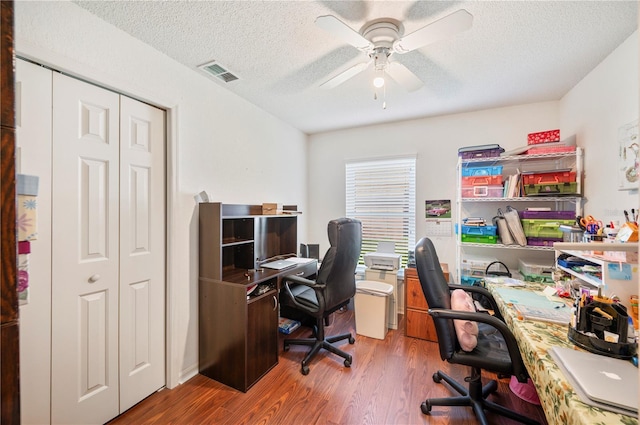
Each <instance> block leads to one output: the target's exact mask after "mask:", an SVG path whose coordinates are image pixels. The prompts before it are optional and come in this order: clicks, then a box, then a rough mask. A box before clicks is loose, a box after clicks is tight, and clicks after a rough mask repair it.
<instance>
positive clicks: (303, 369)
mask: <svg viewBox="0 0 640 425" xmlns="http://www.w3.org/2000/svg"><path fill="white" fill-rule="evenodd" d="M300 373H302V374H303V375H305V376H307V375H308V374H309V366H302V368H300Z"/></svg>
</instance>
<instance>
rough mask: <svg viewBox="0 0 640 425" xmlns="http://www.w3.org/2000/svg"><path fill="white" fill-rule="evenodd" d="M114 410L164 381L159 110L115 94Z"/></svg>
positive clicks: (162, 136)
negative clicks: (116, 300)
mask: <svg viewBox="0 0 640 425" xmlns="http://www.w3.org/2000/svg"><path fill="white" fill-rule="evenodd" d="M120 117H121V119H120V413H122V412H124V411H125V410H127V409H129V408H130V407H131V406H133V405H134V404H136V403H138V402H139V401H140V400H142V399H143V398H145V397H146V396H148V395H149V394H151V393H152V392H154V391H156V390H157V389H159V388H161V387H162V386H163V385H164V383H165V338H164V335H165V333H164V331H165V198H164V193H165V185H164V139H165V133H164V121H165V120H164V111H162V110H160V109H157V108H154V107H152V106H149V105H146V104H144V103H142V102H139V101H137V100H133V99H130V98H128V97H126V96H120Z"/></svg>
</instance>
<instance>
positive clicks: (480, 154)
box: [458, 148, 504, 159]
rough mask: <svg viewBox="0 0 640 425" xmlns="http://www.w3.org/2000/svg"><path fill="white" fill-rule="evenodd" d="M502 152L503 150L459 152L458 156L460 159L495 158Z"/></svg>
mask: <svg viewBox="0 0 640 425" xmlns="http://www.w3.org/2000/svg"><path fill="white" fill-rule="evenodd" d="M502 152H504V149H502V148H497V149H484V150H478V151H468V152H459V153H458V155H459V156H460V157H461V158H462V159H474V158H495V157H497V156H500V154H501V153H502Z"/></svg>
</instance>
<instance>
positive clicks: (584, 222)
mask: <svg viewBox="0 0 640 425" xmlns="http://www.w3.org/2000/svg"><path fill="white" fill-rule="evenodd" d="M578 224H579V225H580V227H582V228H583V229H585V230H586V231H587V232H589V233H592V232H590V231H589V225H592V226H591V227H592V228H594V227H595V230H596V231H595V232H593V233H596V232H597V231H598V229H604V226H603V225H602V221H600V220H596V219H595V217H593V216H592V215H588V216H586V217H580V220H579V222H578Z"/></svg>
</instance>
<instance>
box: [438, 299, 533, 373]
mask: <svg viewBox="0 0 640 425" xmlns="http://www.w3.org/2000/svg"><path fill="white" fill-rule="evenodd" d="M481 289H484V288H481ZM428 313H429V314H430V315H431V317H433V318H434V319H435V318H442V319H460V320H471V321H472V322H481V323H486V324H488V325H490V326H492V327H494V328H495V329H496V330H497V331H498V332H500V334H501V335H502V337H503V338H504V342H505V343H506V344H507V350H509V357H511V361H512V362H513V363H514V364H515V363H516V362H515V360H514V359H521V358H522V357H521V355H520V349H519V348H518V341H516V337H515V336H513V333H511V329H509V327H508V326H507V325H506V323H504V322H503V321H502V320H500V319H498V318H497V317H494V316H491V315H489V314H485V313H478V312H472V311H459V310H448V309H443V308H433V309H429V310H428ZM520 363H522V360H520ZM516 370H517V369H516Z"/></svg>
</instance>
